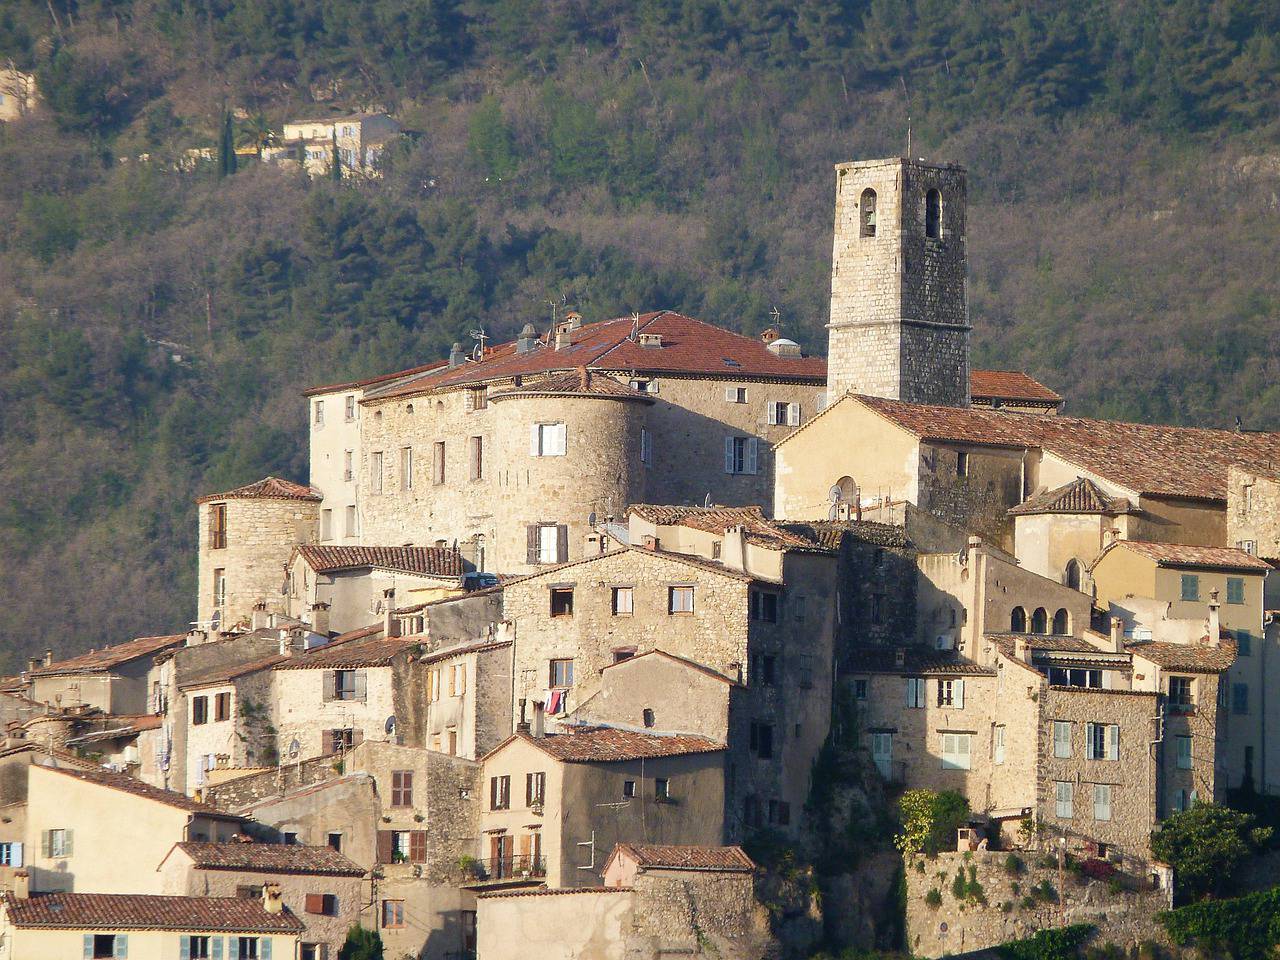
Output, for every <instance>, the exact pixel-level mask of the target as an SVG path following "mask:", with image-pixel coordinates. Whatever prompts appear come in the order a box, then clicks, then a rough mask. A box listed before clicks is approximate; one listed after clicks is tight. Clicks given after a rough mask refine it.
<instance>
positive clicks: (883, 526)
mask: <svg viewBox="0 0 1280 960" xmlns="http://www.w3.org/2000/svg"><path fill="white" fill-rule="evenodd" d="M778 526H780V527H782V528H783V529H784V530H788V531H790V532H791V533H794V534H796V535H798V536H802V537H805V538H806V539H809V540H813V541H814V542H816V543H818V544H820V545H821V546H823V547H826V548H828V549H830V550H839V549H840V547H841V546H842V545H843V544H844V541H845V539H846V538H849V539H853V540H860V541H862V542H863V543H869V544H872V545H873V546H877V547H898V548H902V549H905V548H908V547H910V546H911V541H910V540H908V539H907V531H906V530H904V529H903V528H902V527H899V526H897V525H896V524H892V523H880V522H878V521H876V520H817V521H788V522H785V523H779V524H778Z"/></svg>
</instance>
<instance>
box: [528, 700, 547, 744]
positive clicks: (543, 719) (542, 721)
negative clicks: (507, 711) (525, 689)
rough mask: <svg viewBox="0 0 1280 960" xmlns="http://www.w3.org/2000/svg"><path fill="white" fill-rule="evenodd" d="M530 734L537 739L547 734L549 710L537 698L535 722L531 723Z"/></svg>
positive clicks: (534, 702) (534, 710)
mask: <svg viewBox="0 0 1280 960" xmlns="http://www.w3.org/2000/svg"><path fill="white" fill-rule="evenodd" d="M529 735H530V736H531V737H533V739H535V740H541V739H542V738H543V737H545V736H546V735H547V710H546V708H545V707H544V706H543V705H542V704H541V703H539V702H538V701H537V700H535V701H533V723H532V724H530V727H529Z"/></svg>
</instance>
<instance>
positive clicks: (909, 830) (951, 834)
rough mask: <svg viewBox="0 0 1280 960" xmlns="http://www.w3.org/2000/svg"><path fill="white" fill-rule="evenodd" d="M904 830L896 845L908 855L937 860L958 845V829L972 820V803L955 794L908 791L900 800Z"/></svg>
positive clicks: (947, 791) (894, 839) (952, 791)
mask: <svg viewBox="0 0 1280 960" xmlns="http://www.w3.org/2000/svg"><path fill="white" fill-rule="evenodd" d="M898 810H899V813H900V814H901V817H902V829H901V831H900V832H899V833H898V834H897V836H895V837H894V838H893V844H894V846H895V847H897V848H898V849H899V850H900V851H902V852H903V853H905V854H913V853H920V852H924V853H927V854H928V855H929V856H934V855H936V854H937V853H938V851H939V850H942V849H943V848H944V847H947V846H951V845H953V844H954V842H955V835H956V829H957V828H958V827H959V826H960V825H961V824H963V823H964V822H965V821H966V820H967V819H968V818H969V801H967V800H965V798H964V797H963V796H961V795H960V794H959V793H956V792H955V791H954V790H944V791H942V792H941V793H935V792H934V791H932V790H907V791H905V792H904V793H903V794H902V796H901V797H900V798H899V799H898Z"/></svg>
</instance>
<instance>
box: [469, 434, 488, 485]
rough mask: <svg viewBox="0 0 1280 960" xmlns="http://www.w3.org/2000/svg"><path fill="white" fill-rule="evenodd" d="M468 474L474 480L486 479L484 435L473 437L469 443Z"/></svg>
mask: <svg viewBox="0 0 1280 960" xmlns="http://www.w3.org/2000/svg"><path fill="white" fill-rule="evenodd" d="M467 459H468V461H469V464H470V465H469V468H468V476H470V478H471V479H472V480H483V479H484V437H472V438H471V440H470V442H469V444H468V457H467Z"/></svg>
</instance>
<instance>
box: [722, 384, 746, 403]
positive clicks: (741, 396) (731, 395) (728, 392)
mask: <svg viewBox="0 0 1280 960" xmlns="http://www.w3.org/2000/svg"><path fill="white" fill-rule="evenodd" d="M724 398H725V399H726V400H728V401H729V402H730V403H746V402H747V388H746V387H725V388H724Z"/></svg>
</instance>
